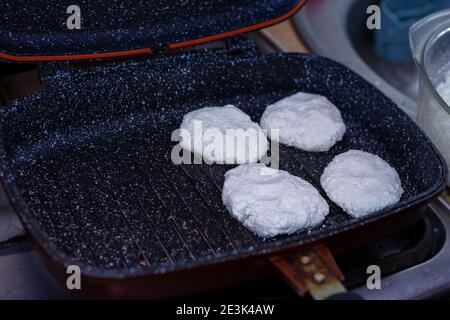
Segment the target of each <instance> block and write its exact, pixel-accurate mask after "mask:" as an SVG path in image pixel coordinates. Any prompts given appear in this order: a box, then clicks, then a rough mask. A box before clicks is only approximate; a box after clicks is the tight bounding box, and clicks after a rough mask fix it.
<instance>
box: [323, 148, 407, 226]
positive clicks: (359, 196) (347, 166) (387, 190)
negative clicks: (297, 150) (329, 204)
mask: <svg viewBox="0 0 450 320" xmlns="http://www.w3.org/2000/svg"><path fill="white" fill-rule="evenodd" d="M320 183H321V185H322V188H323V189H324V190H325V192H326V193H327V195H328V197H329V198H330V199H331V201H333V202H334V203H336V204H337V205H338V206H340V207H341V208H342V209H343V210H344V211H345V212H347V213H348V214H350V215H351V216H352V217H355V218H359V217H362V216H365V215H367V214H370V213H372V212H375V211H378V210H381V209H384V208H386V207H388V206H391V205H394V204H396V203H397V202H399V201H400V198H401V196H402V194H403V188H402V185H401V181H400V177H399V175H398V173H397V171H396V170H395V169H394V168H392V167H391V166H390V165H389V164H388V163H387V162H386V161H384V160H383V159H381V158H380V157H379V156H377V155H374V154H371V153H368V152H364V151H359V150H350V151H347V152H345V153H342V154H340V155H338V156H336V157H335V158H334V159H333V161H332V162H331V163H330V164H329V165H328V166H327V167H326V168H325V170H324V172H323V174H322V177H321V178H320Z"/></svg>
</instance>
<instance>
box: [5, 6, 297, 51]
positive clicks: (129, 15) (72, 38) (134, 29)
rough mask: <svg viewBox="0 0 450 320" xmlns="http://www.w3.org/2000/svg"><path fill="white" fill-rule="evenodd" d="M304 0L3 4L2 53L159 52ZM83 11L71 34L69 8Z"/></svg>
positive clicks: (277, 12) (281, 11)
mask: <svg viewBox="0 0 450 320" xmlns="http://www.w3.org/2000/svg"><path fill="white" fill-rule="evenodd" d="M298 3H299V0H226V1H224V0H209V1H205V0H189V1H184V0H95V1H93V0H77V1H72V0H59V1H36V0H22V1H18V0H2V1H1V2H0V21H1V23H0V51H1V52H6V53H9V54H15V55H65V54H83V53H100V52H105V51H106V52H109V51H121V50H130V49H138V48H152V49H154V50H157V49H158V48H162V47H165V46H167V45H168V44H171V43H178V42H182V41H186V40H192V39H196V38H201V37H206V36H211V35H215V34H219V33H223V32H227V31H230V30H235V29H239V28H242V27H247V26H249V25H254V24H258V23H261V22H264V21H268V20H271V19H275V18H277V17H279V16H282V15H283V14H285V13H287V12H289V11H290V10H291V9H293V8H294V7H295V6H296V5H297V4H298ZM73 4H76V5H77V6H79V7H80V9H81V29H80V30H69V29H68V28H67V25H66V20H67V18H68V17H69V16H70V14H67V13H66V10H67V8H68V7H69V6H70V5H73Z"/></svg>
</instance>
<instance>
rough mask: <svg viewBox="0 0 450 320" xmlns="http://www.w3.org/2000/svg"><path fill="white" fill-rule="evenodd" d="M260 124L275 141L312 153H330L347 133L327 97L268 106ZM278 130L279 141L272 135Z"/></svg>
mask: <svg viewBox="0 0 450 320" xmlns="http://www.w3.org/2000/svg"><path fill="white" fill-rule="evenodd" d="M260 123H261V127H262V128H263V129H267V131H268V135H269V137H270V138H271V139H276V140H277V139H278V141H279V142H280V143H283V144H286V145H288V146H292V147H295V148H298V149H301V150H304V151H310V152H323V151H328V150H330V148H331V147H332V146H334V145H335V144H336V143H337V142H338V141H340V140H342V138H343V136H344V134H345V131H346V127H345V123H344V121H343V120H342V116H341V112H340V111H339V109H338V108H336V106H335V105H333V104H332V103H331V102H330V101H329V100H328V99H327V98H325V97H324V96H320V95H316V94H310V93H304V92H299V93H297V94H294V95H292V96H290V97H287V98H285V99H283V100H280V101H278V102H276V103H275V104H273V105H270V106H268V107H267V108H266V110H265V111H264V114H263V116H262V118H261V122H260ZM274 129H278V130H279V137H276V136H273V135H271V133H272V132H273V131H272V130H274Z"/></svg>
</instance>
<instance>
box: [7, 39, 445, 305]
mask: <svg viewBox="0 0 450 320" xmlns="http://www.w3.org/2000/svg"><path fill="white" fill-rule="evenodd" d="M248 37H249V38H250V39H252V40H254V41H255V42H256V43H257V44H258V45H259V48H260V49H261V51H263V52H273V51H283V48H282V47H281V46H280V44H279V43H277V41H276V37H275V38H274V37H272V36H271V34H270V32H269V33H268V32H267V31H265V32H256V33H252V34H250V35H249V36H248ZM220 45H224V43H223V42H221V43H215V44H214V45H213V46H220ZM27 72H29V71H28V70H27ZM34 76H36V75H34ZM35 82H36V81H32V83H35ZM21 83H23V82H21ZM0 84H1V81H0ZM5 100H6V99H5ZM1 216H3V217H6V216H8V219H7V221H8V223H11V221H15V220H14V219H15V216H14V214H13V211H12V208H11V206H10V205H9V203H8V200H7V198H6V197H5V195H4V191H3V190H2V189H0V217H1ZM1 221H5V220H2V219H1V218H0V223H1ZM0 227H1V226H0ZM449 239H450V202H448V201H447V200H446V199H445V197H441V198H440V199H438V200H436V201H434V202H433V203H432V204H430V205H429V206H428V207H427V209H426V214H425V215H424V216H423V217H422V218H421V219H420V220H419V221H418V222H417V223H416V224H415V225H413V226H412V227H410V228H407V229H405V230H403V231H402V232H400V233H397V234H392V235H390V236H388V237H386V238H384V239H381V240H379V241H377V242H374V243H371V244H369V245H367V246H364V247H361V248H358V249H356V250H353V251H352V252H350V253H346V254H343V255H340V256H337V257H336V260H337V262H338V264H339V266H340V267H341V269H342V271H343V273H344V275H345V279H346V280H345V283H344V284H345V286H346V287H347V288H348V289H349V291H351V292H354V293H357V294H359V295H360V296H362V297H363V298H365V299H431V298H448V297H449V296H450V268H449V266H450V240H449ZM368 265H378V266H379V267H380V269H381V271H382V280H381V289H380V290H369V289H368V288H367V286H366V279H367V277H368V275H367V273H366V269H367V266H368ZM0 269H1V270H2V272H1V273H0V299H11V300H15V299H70V298H71V296H70V295H69V294H68V293H67V292H66V291H65V290H63V289H62V288H61V287H59V285H58V284H57V283H56V282H55V280H54V279H53V278H52V276H51V275H50V273H49V272H48V271H47V270H46V268H45V267H44V266H43V264H42V262H41V261H40V259H39V257H38V256H37V254H36V252H35V251H34V250H33V248H32V246H31V244H30V242H29V241H28V239H27V237H26V236H25V235H22V233H21V232H20V230H18V232H17V234H15V236H14V237H12V239H9V240H8V241H6V242H5V241H3V242H0ZM193 298H194V299H227V298H228V299H230V298H232V299H249V298H251V299H298V296H297V295H296V294H295V293H294V291H293V290H291V289H290V287H289V286H288V285H286V284H285V283H284V282H283V281H282V280H281V279H280V278H278V277H276V276H275V274H274V276H273V277H269V278H267V279H262V280H260V281H257V282H254V283H249V284H245V285H243V286H240V287H233V288H230V289H227V290H224V291H221V292H215V293H210V294H208V295H207V296H198V297H193Z"/></svg>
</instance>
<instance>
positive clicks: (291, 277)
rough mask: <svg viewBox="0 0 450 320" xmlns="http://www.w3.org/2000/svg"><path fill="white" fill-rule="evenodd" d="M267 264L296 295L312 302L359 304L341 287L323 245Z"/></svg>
mask: <svg viewBox="0 0 450 320" xmlns="http://www.w3.org/2000/svg"><path fill="white" fill-rule="evenodd" d="M270 262H271V264H272V265H273V266H274V267H275V269H276V270H277V271H278V272H280V273H281V275H282V276H283V278H284V279H285V280H286V281H287V283H288V284H289V285H290V286H291V287H292V288H293V289H294V290H295V291H296V292H297V293H298V294H299V295H300V296H304V295H306V294H307V293H309V294H310V295H311V296H312V297H313V298H314V299H316V300H325V299H327V300H362V298H361V297H360V296H358V295H356V294H353V293H349V292H347V290H346V289H345V287H344V286H343V285H342V281H343V280H344V276H343V274H342V272H341V270H340V269H339V266H338V265H337V263H336V261H335V260H334V258H333V255H332V254H331V252H330V250H329V249H328V247H327V246H326V245H323V244H320V245H317V246H315V247H312V248H310V249H307V250H305V251H303V252H300V253H297V254H292V255H286V256H277V257H272V258H270Z"/></svg>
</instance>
